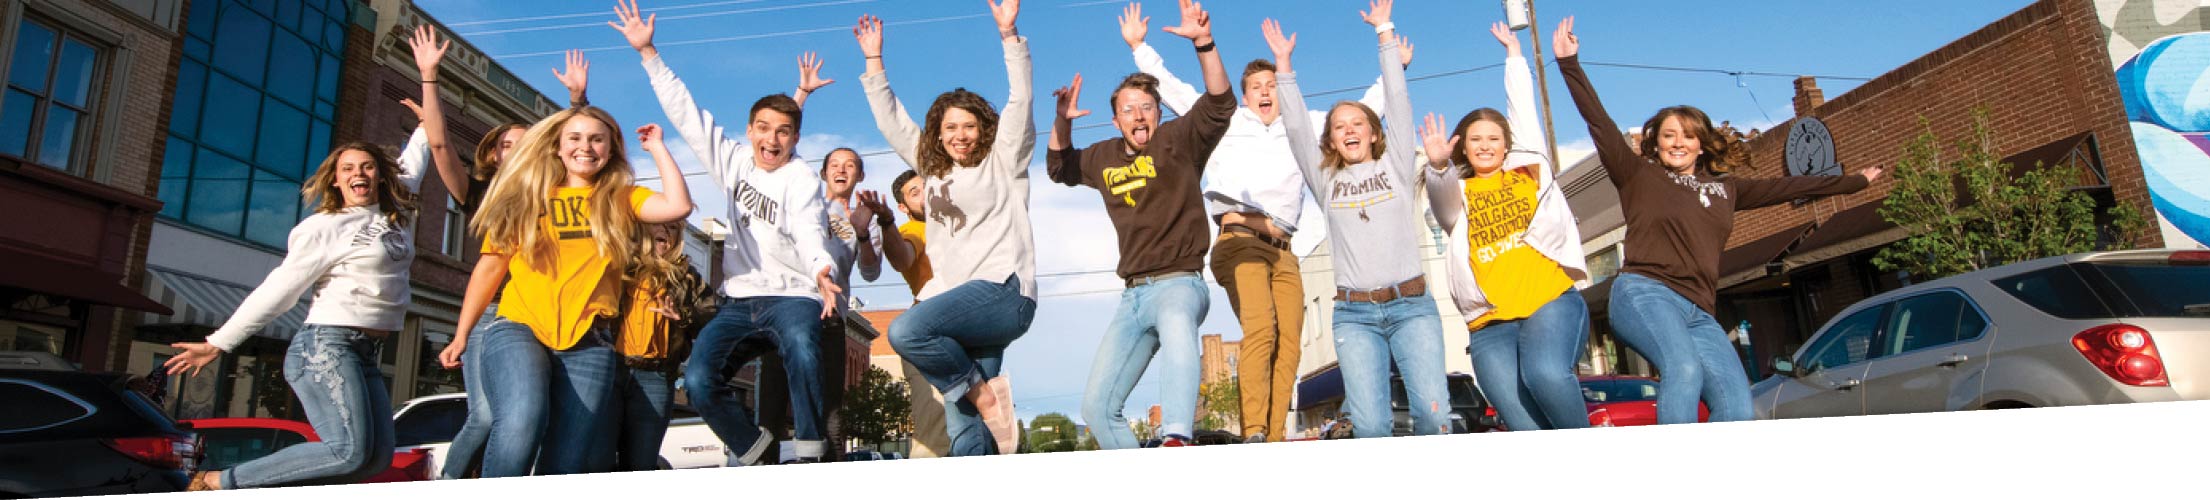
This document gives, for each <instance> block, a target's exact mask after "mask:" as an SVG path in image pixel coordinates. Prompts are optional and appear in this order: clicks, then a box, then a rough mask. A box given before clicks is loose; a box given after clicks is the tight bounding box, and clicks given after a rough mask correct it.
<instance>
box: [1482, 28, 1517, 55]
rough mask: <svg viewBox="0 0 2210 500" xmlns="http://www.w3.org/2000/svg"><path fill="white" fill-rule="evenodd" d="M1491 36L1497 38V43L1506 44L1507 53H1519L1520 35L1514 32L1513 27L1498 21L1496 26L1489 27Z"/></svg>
mask: <svg viewBox="0 0 2210 500" xmlns="http://www.w3.org/2000/svg"><path fill="white" fill-rule="evenodd" d="M1489 34H1490V35H1495V36H1496V43H1501V44H1504V51H1505V52H1510V53H1513V54H1518V53H1519V34H1518V33H1513V32H1512V26H1511V25H1509V24H1505V23H1504V21H1497V22H1496V23H1495V24H1490V25H1489Z"/></svg>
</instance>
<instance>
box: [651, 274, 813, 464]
mask: <svg viewBox="0 0 2210 500" xmlns="http://www.w3.org/2000/svg"><path fill="white" fill-rule="evenodd" d="M820 329H821V301H820V300H818V299H805V298H797V297H750V298H742V299H736V298H729V297H722V299H721V310H720V311H719V312H716V313H715V314H714V319H713V320H710V321H707V322H706V327H705V329H704V330H702V331H700V332H699V333H698V340H697V341H695V342H693V343H692V344H691V358H690V360H689V361H688V362H687V363H688V364H687V365H686V366H685V368H684V370H685V371H684V374H683V390H684V391H685V393H686V394H688V395H689V397H690V401H691V407H692V408H695V409H697V410H698V415H699V416H700V417H702V418H704V419H705V420H706V426H707V427H711V428H713V429H714V435H715V436H719V437H720V438H721V444H722V446H724V447H725V448H726V449H728V450H730V451H733V452H736V453H739V454H742V453H744V452H745V451H746V450H750V449H752V447H753V444H754V443H755V442H757V441H759V440H760V439H762V438H761V435H760V427H759V423H758V421H757V420H754V419H753V416H752V413H751V411H749V410H746V409H745V406H744V402H743V401H739V400H737V397H736V391H734V390H732V388H731V387H729V385H728V384H726V383H724V382H725V381H726V379H727V377H730V376H733V375H735V374H736V371H737V368H738V367H742V366H744V364H745V363H750V362H752V360H753V359H755V358H759V357H760V356H761V355H762V354H765V353H767V352H768V350H770V349H773V350H774V351H775V354H776V355H778V356H781V357H782V358H783V370H784V375H785V376H786V377H788V380H789V384H790V412H791V415H792V418H791V420H793V422H792V427H794V428H795V429H793V433H792V436H791V437H792V438H794V439H793V440H792V441H791V442H790V443H786V444H785V446H793V447H795V448H796V449H797V455H798V456H800V457H811V458H819V457H820V456H821V455H822V453H823V452H824V451H825V450H826V449H827V443H826V442H824V441H825V439H826V437H827V436H828V434H827V433H826V431H825V430H824V429H823V428H822V425H823V423H824V422H823V421H822V420H823V419H822V415H823V413H822V407H821V376H820V374H819V373H818V367H819V365H820V363H821V360H820V357H821V345H820V340H819V337H820V335H818V333H819V330H820Z"/></svg>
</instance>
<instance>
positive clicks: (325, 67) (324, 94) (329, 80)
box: [315, 54, 338, 118]
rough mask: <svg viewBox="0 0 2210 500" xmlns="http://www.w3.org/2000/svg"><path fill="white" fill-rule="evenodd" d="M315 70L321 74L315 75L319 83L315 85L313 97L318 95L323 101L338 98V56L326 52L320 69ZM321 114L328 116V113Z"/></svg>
mask: <svg viewBox="0 0 2210 500" xmlns="http://www.w3.org/2000/svg"><path fill="white" fill-rule="evenodd" d="M316 71H319V72H320V75H321V76H318V77H316V81H317V82H320V83H318V84H317V85H318V86H317V87H315V97H319V98H321V99H322V100H324V101H336V100H338V58H336V57H332V56H330V55H327V54H325V55H323V56H322V64H321V66H320V69H318V70H316ZM322 114H323V115H325V116H323V118H329V116H327V115H328V113H322Z"/></svg>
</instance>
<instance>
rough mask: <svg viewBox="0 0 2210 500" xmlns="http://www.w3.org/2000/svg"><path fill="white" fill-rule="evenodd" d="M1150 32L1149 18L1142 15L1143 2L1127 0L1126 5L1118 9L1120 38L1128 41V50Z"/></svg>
mask: <svg viewBox="0 0 2210 500" xmlns="http://www.w3.org/2000/svg"><path fill="white" fill-rule="evenodd" d="M1150 32H1151V18H1150V17H1147V16H1144V15H1143V3H1142V2H1128V7H1127V8H1124V9H1121V10H1120V40H1121V41H1124V42H1128V50H1136V47H1137V46H1140V45H1143V37H1144V35H1147V34H1150Z"/></svg>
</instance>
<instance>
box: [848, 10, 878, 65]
mask: <svg viewBox="0 0 2210 500" xmlns="http://www.w3.org/2000/svg"><path fill="white" fill-rule="evenodd" d="M852 38H854V39H857V40H859V53H860V55H863V56H867V58H869V59H875V58H880V57H882V18H880V17H875V16H867V15H863V16H859V24H857V25H853V26H852Z"/></svg>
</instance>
